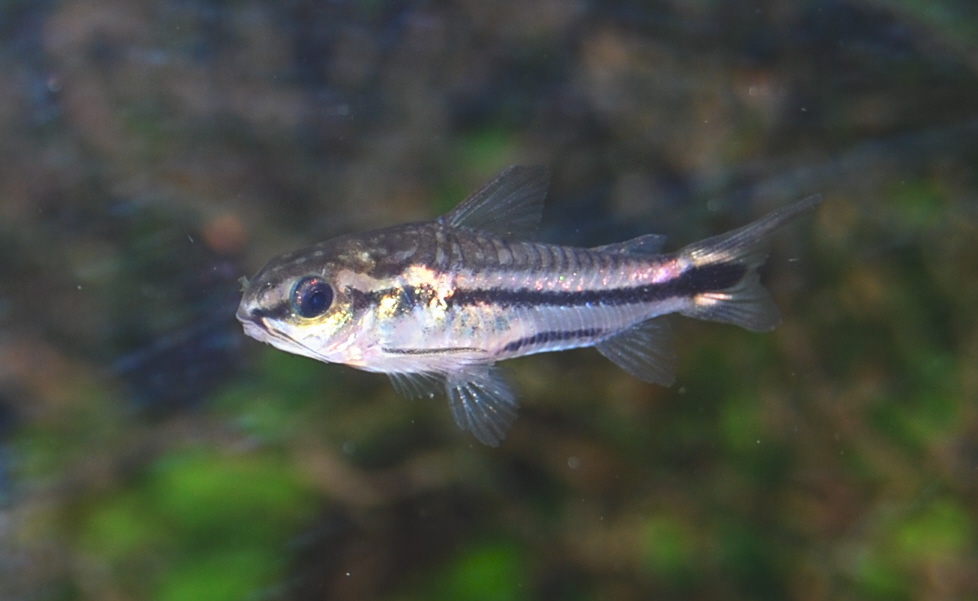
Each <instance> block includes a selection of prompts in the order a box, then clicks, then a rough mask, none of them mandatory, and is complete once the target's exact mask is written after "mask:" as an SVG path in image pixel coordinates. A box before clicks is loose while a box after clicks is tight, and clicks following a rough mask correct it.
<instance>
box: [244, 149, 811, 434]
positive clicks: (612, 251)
mask: <svg viewBox="0 0 978 601" xmlns="http://www.w3.org/2000/svg"><path fill="white" fill-rule="evenodd" d="M549 177H550V176H549V171H548V169H547V168H546V167H543V166H539V165H537V166H522V165H513V166H510V167H508V168H506V169H504V170H503V171H501V172H500V173H499V174H498V175H496V177H494V178H493V179H492V180H490V181H489V182H488V183H486V184H485V185H484V186H482V187H481V188H480V189H479V190H477V191H476V192H474V193H473V194H471V195H470V196H469V197H468V198H467V199H465V200H464V201H463V202H462V203H461V204H459V205H458V206H457V207H455V208H454V209H453V210H451V211H450V212H448V213H447V214H445V215H443V216H441V217H438V218H437V219H434V220H432V221H425V222H416V223H407V224H402V225H397V226H393V227H388V228H385V229H379V230H374V231H369V232H365V233H355V234H348V235H343V236H339V237H336V238H333V239H331V240H327V241H325V242H321V243H319V244H316V245H314V246H311V247H309V248H305V249H302V250H298V251H295V252H291V253H288V254H284V255H282V256H279V257H277V258H274V259H272V260H271V261H269V262H268V264H266V265H265V266H264V267H263V268H262V269H261V270H259V271H258V273H257V274H256V275H255V276H254V277H253V278H251V279H250V280H247V281H246V282H245V285H244V290H243V294H242V298H241V303H240V305H239V307H238V310H237V314H236V316H237V319H238V320H239V321H240V322H241V323H242V325H243V328H244V332H245V334H246V335H248V336H250V337H252V338H254V339H256V340H258V341H261V342H265V343H268V344H270V345H271V346H273V347H275V348H277V349H280V350H283V351H286V352H289V353H294V354H297V355H302V356H305V357H310V358H312V359H316V360H319V361H323V362H326V363H340V364H344V365H348V366H351V367H354V368H357V369H361V370H365V371H368V372H378V373H384V374H387V375H388V376H389V377H390V380H391V382H392V384H393V385H394V388H395V389H396V390H397V391H398V392H399V393H400V394H401V395H403V396H407V397H433V396H435V395H437V394H439V393H442V392H443V393H445V394H446V395H447V397H448V402H449V406H450V408H451V412H452V415H453V416H454V419H455V421H456V423H457V424H458V426H459V427H460V428H461V429H462V430H464V431H468V432H470V433H471V434H473V435H474V436H475V438H476V439H477V440H478V441H479V442H481V443H483V444H486V445H489V446H498V445H499V444H500V443H501V442H502V441H503V440H504V439H505V437H506V435H507V433H508V432H509V430H510V428H511V426H512V424H513V422H514V420H515V419H516V415H517V409H518V401H517V397H516V394H515V392H514V390H513V388H512V387H511V386H510V384H509V382H508V381H507V380H506V378H505V377H504V376H503V374H502V373H501V371H500V368H499V367H498V366H497V363H499V362H500V361H503V360H506V359H512V358H514V357H522V356H525V355H532V354H536V353H544V352H551V351H562V350H566V349H571V348H577V347H594V348H596V349H597V351H598V352H599V353H601V354H602V355H604V356H605V357H607V358H608V359H610V360H611V361H612V362H614V363H615V364H617V365H618V366H619V367H621V368H622V369H624V370H625V371H626V372H627V373H629V374H631V375H632V376H634V377H636V378H638V379H640V380H644V381H647V382H651V383H655V384H660V385H663V386H670V385H672V384H673V382H674V380H675V369H676V359H675V356H674V354H673V353H672V351H671V350H670V349H669V344H668V340H669V331H670V327H669V322H668V319H667V318H666V316H668V315H669V314H680V315H683V316H686V317H690V318H695V319H701V320H707V321H714V322H723V323H729V324H734V325H737V326H740V327H742V328H745V329H747V330H752V331H769V330H772V329H773V328H774V327H775V326H777V325H778V323H779V322H780V320H781V317H780V313H779V311H778V308H777V306H776V305H775V304H774V301H773V300H772V298H771V296H770V294H769V293H768V291H767V290H766V289H765V288H764V287H763V286H762V284H761V282H760V279H759V277H758V272H757V268H758V267H759V266H760V265H761V264H763V263H764V261H765V260H766V258H767V254H768V252H767V240H768V238H769V236H770V234H771V233H772V232H773V231H774V230H776V229H778V228H779V227H781V226H783V225H785V224H786V223H788V222H790V221H792V220H793V219H795V218H797V217H798V216H800V215H802V214H803V213H805V212H807V211H810V210H812V209H814V208H815V207H816V206H817V205H818V204H819V203H820V202H821V197H820V196H817V195H816V196H811V197H808V198H806V199H804V200H801V201H798V202H796V203H794V204H790V205H787V206H785V207H783V208H780V209H778V210H775V211H774V212H772V213H770V214H768V215H766V216H764V217H761V218H760V219H758V220H757V221H755V222H753V223H751V224H750V225H747V226H744V227H741V228H739V229H735V230H733V231H731V232H728V233H726V234H722V235H719V236H714V237H711V238H707V239H705V240H701V241H700V242H696V243H693V244H690V245H688V246H686V247H684V248H682V249H680V250H678V251H675V252H671V253H664V252H662V248H663V245H664V242H665V237H664V236H661V235H658V234H646V235H643V236H639V237H637V238H633V239H631V240H626V241H624V242H617V243H614V244H607V245H604V246H597V247H594V248H582V247H573V246H560V245H554V244H545V243H542V242H537V241H534V240H533V234H534V231H535V230H536V229H537V227H538V225H539V223H540V220H541V215H542V210H543V201H544V198H545V196H546V194H547V187H548V184H549Z"/></svg>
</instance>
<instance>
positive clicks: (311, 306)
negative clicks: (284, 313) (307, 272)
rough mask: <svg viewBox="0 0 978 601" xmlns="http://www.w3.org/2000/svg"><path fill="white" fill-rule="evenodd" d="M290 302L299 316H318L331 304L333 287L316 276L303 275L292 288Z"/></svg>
mask: <svg viewBox="0 0 978 601" xmlns="http://www.w3.org/2000/svg"><path fill="white" fill-rule="evenodd" d="M291 302H292V310H293V311H295V312H296V313H298V314H299V315H300V316H302V317H305V318H312V317H319V316H320V315H322V314H323V313H325V312H326V311H327V310H328V309H329V307H330V305H332V304H333V288H332V287H330V285H329V284H327V283H326V282H324V281H323V280H321V279H319V278H317V277H314V276H309V277H305V278H302V279H301V280H299V281H298V282H296V283H295V286H294V287H293V288H292V296H291Z"/></svg>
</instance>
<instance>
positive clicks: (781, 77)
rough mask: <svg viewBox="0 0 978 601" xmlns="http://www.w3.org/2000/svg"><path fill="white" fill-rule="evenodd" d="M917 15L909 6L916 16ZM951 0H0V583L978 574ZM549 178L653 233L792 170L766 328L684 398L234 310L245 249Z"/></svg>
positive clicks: (557, 200)
mask: <svg viewBox="0 0 978 601" xmlns="http://www.w3.org/2000/svg"><path fill="white" fill-rule="evenodd" d="M928 9H930V10H928ZM975 23H976V21H975V19H974V10H973V9H972V8H971V7H970V4H969V3H967V2H964V1H963V0H960V1H953V0H941V1H939V2H937V3H936V4H935V3H931V4H929V5H927V8H923V7H917V6H915V5H912V4H911V3H903V2H896V1H891V2H876V3H860V2H855V1H851V2H844V1H839V2H829V3H826V2H814V1H808V2H806V1H802V0H796V1H787V0H785V1H768V2H758V3H753V4H749V5H747V4H744V3H710V2H696V3H688V2H683V3H678V2H677V3H669V2H657V3H641V2H630V1H612V2H602V3H597V2H583V1H582V2H571V1H566V2H565V1H561V0H553V1H548V2H540V3H534V4H532V5H525V4H523V3H503V4H499V3H496V4H493V5H492V6H491V7H490V5H488V4H486V5H482V4H478V3H440V4H438V3H425V2H360V3H354V2H343V1H339V2H329V3H323V2H304V1H296V2H291V3H286V4H274V3H265V4H262V3H256V2H252V3H218V2H185V1H183V2H180V1H164V2H157V3H149V2H139V1H137V2H126V3H119V2H113V1H110V0H74V1H65V2H60V3H51V2H40V3H36V2H8V3H6V4H4V5H3V6H2V7H0V90H4V92H3V93H2V94H0V154H2V161H0V598H3V599H13V600H16V601H21V600H25V601H26V600H30V601H34V600H47V599H58V600H61V599H99V600H101V599H109V598H118V599H165V600H173V601H179V600H184V599H186V600H190V599H194V600H196V599H214V600H223V599H228V600H232V599H290V600H291V599H295V600H306V599H320V598H330V599H399V600H404V599H475V600H478V599H536V598H546V599H568V600H578V599H582V600H583V599H608V598H614V599H649V598H711V599H778V600H781V599H823V598H832V599H911V598H912V599H917V598H971V597H975V596H978V577H976V574H978V548H976V546H975V543H974V541H975V540H976V539H978V511H976V508H978V498H976V497H978V488H976V485H975V482H976V481H978V480H976V477H975V476H976V474H978V444H976V442H975V441H976V440H978V410H976V406H975V403H974V399H975V398H978V390H976V388H978V371H976V367H975V366H978V336H976V328H975V318H974V314H975V312H974V307H975V301H976V300H978V283H976V282H978V278H976V277H975V274H976V273H978V261H976V259H975V257H978V242H976V241H978V235H976V234H978V205H976V198H978V172H976V170H975V167H974V166H975V165H976V164H978V142H976V140H978V135H976V134H978V113H976V111H975V107H976V106H978V81H976V80H978V73H976V71H978V67H976V65H978V63H976V60H975V57H976V56H978V28H976V26H975ZM513 163H527V164H529V163H543V164H547V165H548V166H549V167H550V169H551V171H552V173H553V184H552V187H551V192H550V195H549V197H548V205H547V209H546V212H545V215H544V228H543V231H542V232H541V236H542V237H543V238H545V239H547V240H549V241H553V242H560V243H574V244H592V245H597V244H604V243H608V242H613V241H616V240H621V239H624V238H627V237H629V236H634V235H637V234H640V233H645V232H650V231H654V232H658V233H663V234H667V235H668V236H669V244H668V248H670V249H675V248H679V247H680V246H682V245H684V244H685V243H688V242H690V241H693V240H697V239H699V238H701V237H704V236H706V235H710V234H715V233H719V232H721V231H725V230H726V229H728V228H730V227H733V226H737V225H742V224H744V223H747V222H748V221H750V220H751V219H752V218H754V217H757V216H759V215H761V214H762V213H764V212H765V211H768V210H771V209H773V208H775V207H777V206H781V205H784V204H787V203H788V202H791V201H794V200H797V199H799V198H802V197H804V196H807V195H809V194H812V193H821V194H823V195H824V196H825V198H826V201H825V203H824V204H823V206H822V207H821V208H820V209H819V211H818V212H817V214H816V215H815V216H813V217H812V218H811V219H808V220H807V221H804V222H800V223H798V224H795V225H793V226H792V228H791V229H790V231H785V232H784V233H783V234H781V235H779V236H778V237H777V238H776V240H775V244H774V248H773V252H772V256H771V260H770V263H769V266H768V268H767V270H766V272H765V278H766V281H767V283H768V284H769V287H770V288H771V289H772V290H773V292H774V294H775V296H776V298H777V301H778V303H779V305H780V306H781V308H782V312H783V314H784V316H785V320H784V323H783V324H782V326H781V327H780V328H779V329H778V330H776V331H775V332H774V333H772V334H769V335H756V334H750V333H747V332H744V331H741V330H739V329H737V328H733V327H726V326H723V325H718V324H696V323H693V322H682V323H680V324H679V330H678V336H677V343H678V344H677V349H676V350H677V353H678V355H679V357H680V370H679V376H678V381H677V384H676V385H675V386H674V387H673V388H671V389H664V388H660V387H656V386H653V385H647V384H644V383H642V382H639V381H636V380H633V379H631V378H630V377H628V376H627V375H625V374H623V373H622V372H621V371H620V370H618V369H616V368H615V367H614V366H613V365H611V364H610V363H608V362H607V361H605V360H603V359H602V358H601V357H600V356H599V355H598V354H597V353H595V352H593V351H581V352H576V351H575V352H569V353H561V354H558V355H544V356H538V357H532V358H527V359H525V360H519V361H515V362H512V369H513V378H514V380H515V383H516V385H517V386H518V387H519V389H520V390H521V398H522V401H523V407H522V409H521V412H520V418H519V420H518V421H517V422H516V425H515V428H514V430H513V432H512V433H511V435H510V438H509V439H508V440H507V442H506V443H504V444H503V445H502V446H501V447H500V448H498V449H488V448H484V447H482V446H481V445H477V444H475V443H474V442H473V441H472V440H471V439H470V438H469V437H468V436H466V435H465V434H464V433H461V432H459V431H458V430H457V428H456V427H455V426H454V424H453V423H452V421H451V416H450V413H449V411H448V410H447V407H446V406H445V403H444V401H443V400H435V401H430V402H429V401H405V400H403V399H399V398H396V396H395V395H394V393H393V391H392V389H391V387H390V385H389V384H388V382H387V380H386V378H383V377H380V376H376V375H372V374H364V373H360V372H356V371H354V370H352V369H349V368H345V367H341V366H326V365H322V364H319V363H315V362H312V361H309V360H306V359H302V358H299V357H293V356H289V355H286V354H284V353H281V352H277V351H275V350H274V349H271V348H266V347H263V346H260V345H258V344H257V343H254V342H253V341H250V340H247V339H245V338H244V336H243V334H242V333H241V331H240V327H239V325H238V324H237V323H236V322H235V321H234V318H233V313H234V309H235V307H236V304H237V300H238V296H239V288H240V284H239V283H238V279H239V278H240V277H241V276H250V275H252V274H253V273H254V271H255V270H256V269H257V268H258V267H260V266H261V265H262V264H263V263H264V262H265V261H266V260H267V259H268V258H270V257H272V256H274V255H276V254H279V253H281V252H283V251H286V250H291V249H294V248H298V247H300V246H304V245H306V244H309V243H312V242H316V241H319V240H322V239H324V238H326V237H329V236H332V235H335V234H339V233H343V232H349V231H355V230H361V229H366V228H371V227H380V226H385V225H390V224H393V223H398V222H402V221H407V220H413V219H424V218H429V217H432V216H434V215H437V214H439V213H441V212H444V211H446V210H447V209H448V208H450V207H451V206H453V205H454V204H455V203H456V202H458V201H459V200H460V199H461V198H463V197H464V196H465V195H466V194H467V193H468V192H470V191H472V190H473V189H475V188H476V187H477V186H478V185H480V184H481V183H482V182H483V181H484V180H485V179H487V178H489V177H490V176H492V175H493V174H494V173H496V172H497V171H498V170H499V169H501V168H502V167H504V166H506V165H508V164H513Z"/></svg>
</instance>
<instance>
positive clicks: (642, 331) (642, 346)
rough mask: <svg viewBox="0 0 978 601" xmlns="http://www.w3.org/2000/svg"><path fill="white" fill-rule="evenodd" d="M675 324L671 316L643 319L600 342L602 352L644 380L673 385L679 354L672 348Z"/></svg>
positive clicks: (597, 346) (599, 350)
mask: <svg viewBox="0 0 978 601" xmlns="http://www.w3.org/2000/svg"><path fill="white" fill-rule="evenodd" d="M670 338H671V328H670V326H669V321H668V319H667V318H663V317H658V318H656V319H650V320H648V321H645V322H642V323H640V324H638V325H636V326H634V327H632V328H629V329H627V330H625V331H624V332H621V333H620V334H617V335H615V336H613V337H611V338H608V339H606V340H602V341H601V342H599V343H598V344H597V345H595V346H596V348H597V349H598V352H600V353H601V354H602V355H604V356H605V357H607V358H608V359H610V360H611V361H613V362H614V363H615V365H617V366H618V367H620V368H622V369H624V370H625V371H627V372H628V373H630V374H632V375H633V376H635V377H636V378H638V379H640V380H644V381H646V382H652V383H653V384H661V385H663V386H672V383H673V382H675V381H676V356H675V355H674V354H673V353H672V351H671V350H670V349H669V341H670Z"/></svg>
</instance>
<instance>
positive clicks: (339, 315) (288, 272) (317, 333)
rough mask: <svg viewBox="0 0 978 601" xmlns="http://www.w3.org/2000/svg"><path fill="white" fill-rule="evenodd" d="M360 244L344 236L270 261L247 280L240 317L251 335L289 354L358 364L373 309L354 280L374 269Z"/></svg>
mask: <svg viewBox="0 0 978 601" xmlns="http://www.w3.org/2000/svg"><path fill="white" fill-rule="evenodd" d="M359 246H360V245H359V244H357V240H356V239H353V238H340V239H335V240H333V241H329V242H324V243H321V244H319V245H316V246H314V247H311V248H308V249H303V250H299V251H296V252H293V253H288V254H285V255H282V256H279V257H276V258H275V259H272V260H271V261H269V263H268V264H267V265H265V266H264V267H263V268H262V269H261V270H260V271H259V272H258V273H257V274H255V276H254V277H253V278H251V279H250V280H248V281H247V282H246V283H245V285H244V291H243V294H242V298H241V303H240V304H239V305H238V311H237V314H236V316H237V318H238V321H240V322H241V323H242V325H243V326H244V331H245V334H247V335H248V336H250V337H252V338H254V339H256V340H259V341H261V342H265V343H268V344H270V345H272V346H274V347H275V348H278V349H280V350H283V351H286V352H289V353H294V354H297V355H303V356H306V357H311V358H313V359H317V360H319V361H326V362H330V363H347V364H356V356H354V355H356V353H357V352H358V351H357V348H358V347H357V345H356V344H355V341H356V340H355V339H356V337H357V334H358V332H361V331H363V327H362V323H361V322H362V320H363V319H364V317H365V316H367V315H368V312H367V311H365V310H364V308H363V307H361V306H360V305H362V304H363V303H362V302H358V298H357V289H356V287H355V286H353V285H352V283H353V282H355V281H356V279H357V278H358V277H360V275H359V274H362V273H364V272H365V271H368V270H369V269H370V264H369V263H370V257H369V256H368V253H364V252H362V251H360V250H359ZM351 353H352V355H351Z"/></svg>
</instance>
